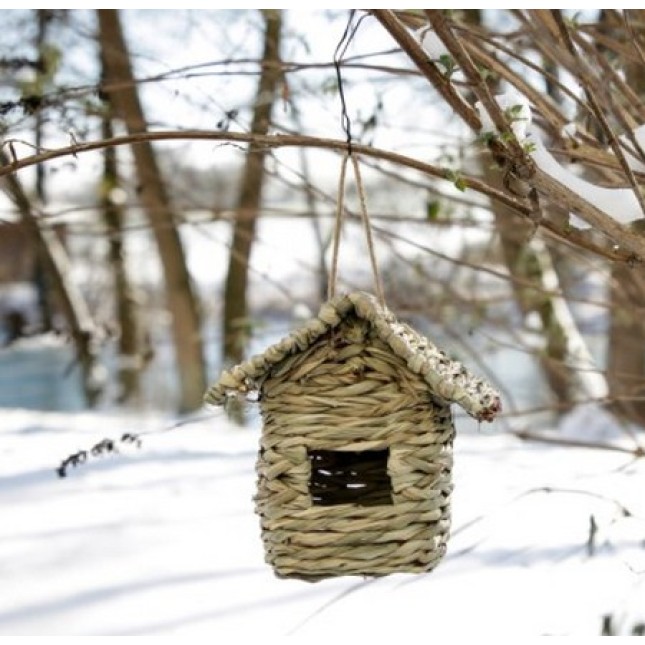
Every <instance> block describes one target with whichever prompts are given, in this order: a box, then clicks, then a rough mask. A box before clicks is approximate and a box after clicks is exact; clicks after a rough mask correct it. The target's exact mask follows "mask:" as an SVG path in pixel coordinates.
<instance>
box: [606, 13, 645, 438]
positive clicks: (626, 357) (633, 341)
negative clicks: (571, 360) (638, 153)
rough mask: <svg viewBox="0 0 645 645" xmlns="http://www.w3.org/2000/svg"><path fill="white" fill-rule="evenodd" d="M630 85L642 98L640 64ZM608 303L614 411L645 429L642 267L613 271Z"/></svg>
mask: <svg viewBox="0 0 645 645" xmlns="http://www.w3.org/2000/svg"><path fill="white" fill-rule="evenodd" d="M627 11H629V12H633V13H631V18H632V20H634V21H636V20H638V19H640V18H641V17H642V16H641V15H639V13H642V10H636V11H634V10H627ZM609 18H610V16H609V15H608V14H607V12H603V13H602V14H601V19H600V24H601V25H602V26H604V27H605V28H606V29H608V30H610V29H611V24H610V23H609ZM625 76H626V80H627V82H628V84H629V86H630V87H631V88H632V89H633V90H634V92H636V93H637V94H638V95H639V96H640V97H642V96H644V95H645V74H643V67H642V65H641V64H640V63H638V64H631V65H629V64H628V65H626V67H625ZM609 300H610V304H611V308H610V310H609V315H610V322H609V339H608V343H607V352H608V354H607V371H608V378H609V387H610V395H611V396H612V397H617V398H619V399H621V400H620V401H619V402H618V403H616V404H615V405H613V406H612V411H613V412H615V413H616V414H620V415H621V416H623V417H624V418H626V419H628V420H630V421H632V422H634V423H636V424H638V425H641V426H645V401H629V398H630V397H642V396H645V387H644V386H643V384H644V383H645V321H644V320H643V312H644V311H645V276H644V275H643V270H642V269H641V268H640V267H634V268H631V267H629V266H626V265H622V264H615V265H613V266H612V268H611V277H610V286H609Z"/></svg>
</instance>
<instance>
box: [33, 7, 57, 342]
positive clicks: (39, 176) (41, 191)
mask: <svg viewBox="0 0 645 645" xmlns="http://www.w3.org/2000/svg"><path fill="white" fill-rule="evenodd" d="M51 19H52V11H51V9H36V23H37V29H36V49H37V51H38V60H39V62H40V71H39V72H38V73H39V74H41V75H42V76H46V75H47V74H46V69H45V67H46V65H47V60H46V58H45V55H44V52H45V46H46V44H47V31H48V28H49V24H50V22H51ZM34 123H35V125H34V143H35V144H36V149H37V150H40V149H42V147H43V136H44V125H45V124H44V119H43V113H42V111H41V110H37V111H36V115H35V122H34ZM35 172H36V196H37V197H38V199H39V200H40V202H41V203H42V204H46V203H47V190H46V167H45V164H38V165H37V166H36V168H35ZM46 266H47V258H46V257H45V255H44V254H43V251H42V248H41V247H40V245H39V251H38V253H37V254H36V263H35V267H34V278H33V281H34V285H35V287H36V293H37V294H38V306H39V309H40V317H41V321H42V329H43V331H50V330H51V329H53V327H54V324H53V320H54V315H53V307H52V305H53V303H52V297H51V296H52V294H51V293H50V291H51V289H50V284H49V280H48V278H47V271H46Z"/></svg>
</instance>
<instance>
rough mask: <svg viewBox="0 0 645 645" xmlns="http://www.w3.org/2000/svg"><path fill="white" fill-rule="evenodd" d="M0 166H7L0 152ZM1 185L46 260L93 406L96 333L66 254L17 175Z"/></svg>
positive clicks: (97, 381) (97, 389) (97, 386)
mask: <svg viewBox="0 0 645 645" xmlns="http://www.w3.org/2000/svg"><path fill="white" fill-rule="evenodd" d="M0 163H2V165H7V164H9V163H11V162H10V160H9V158H8V157H7V155H6V154H5V153H4V151H0ZM5 181H6V185H7V188H6V190H7V193H8V194H9V196H10V197H11V199H12V201H13V202H14V204H15V205H16V207H17V209H18V212H19V213H20V217H21V219H22V220H23V221H24V222H25V224H26V225H27V228H28V230H29V231H31V233H32V235H33V238H34V240H36V241H37V242H38V245H39V247H40V249H41V251H42V257H43V258H44V259H45V260H46V263H47V274H48V276H49V278H50V279H51V282H52V285H53V289H54V291H55V293H56V294H57V296H58V299H59V300H60V302H61V308H62V310H63V314H64V316H65V318H66V320H67V324H68V325H69V328H70V332H71V334H72V338H73V340H74V344H75V346H76V354H77V357H78V361H79V363H80V365H81V370H82V372H83V386H84V389H85V396H86V399H87V403H88V405H90V406H93V405H95V404H96V402H97V400H98V397H99V395H100V393H101V391H102V386H103V379H102V377H101V370H100V369H99V366H98V361H97V346H96V329H95V326H94V322H93V320H92V317H91V316H90V312H89V310H88V309H87V305H86V303H85V300H84V298H83V296H82V294H81V292H80V291H79V290H78V289H77V288H76V286H75V284H74V282H73V281H72V279H71V275H70V274H71V269H70V265H69V259H68V257H67V252H66V251H65V248H64V247H63V245H62V243H61V241H60V240H59V239H58V236H57V235H56V233H55V232H54V231H53V230H51V229H50V228H44V227H42V226H40V224H39V222H38V220H37V218H36V217H35V216H34V214H33V212H32V208H31V203H30V202H29V198H28V197H27V195H26V193H25V191H24V190H23V187H22V184H21V183H20V181H19V179H18V177H17V175H16V174H11V175H7V176H6V178H5Z"/></svg>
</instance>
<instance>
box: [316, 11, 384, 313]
mask: <svg viewBox="0 0 645 645" xmlns="http://www.w3.org/2000/svg"><path fill="white" fill-rule="evenodd" d="M355 14H356V10H355V9H352V10H351V11H350V12H349V19H348V20H347V25H346V27H345V31H344V32H343V35H342V37H341V39H340V42H339V43H338V45H337V47H336V51H335V52H334V67H335V69H336V79H337V81H338V94H339V96H340V105H341V123H342V126H343V130H344V132H345V136H346V137H347V153H346V154H345V155H344V157H343V161H342V163H341V167H340V178H339V180H338V198H337V200H336V218H335V223H334V243H333V251H332V262H331V271H330V276H329V285H328V288H327V295H328V298H330V299H331V298H333V297H334V295H335V294H336V282H337V279H338V252H339V248H340V236H341V229H342V220H343V214H344V202H345V179H346V176H347V162H348V161H349V159H351V160H352V166H353V168H354V177H355V179H356V186H357V188H358V196H359V201H360V207H361V218H362V220H363V226H364V228H365V237H366V239H367V248H368V251H369V254H370V263H371V265H372V275H373V277H374V285H375V288H376V295H377V297H378V300H379V302H380V304H381V305H382V306H385V297H384V295H383V283H382V281H381V276H380V273H379V270H378V266H377V264H376V252H375V250H374V240H373V237H372V227H371V225H370V220H369V215H368V214H367V200H366V198H365V187H364V186H363V180H362V178H361V172H360V166H359V163H358V159H357V158H356V157H355V156H354V154H353V153H354V151H353V149H352V122H351V119H350V118H349V113H348V111H347V102H346V100H345V89H344V85H343V76H342V74H341V71H340V68H341V63H342V60H343V58H344V56H345V54H346V53H347V49H348V47H349V45H350V43H351V42H352V40H353V39H354V36H355V35H356V32H357V31H358V28H359V27H360V25H361V22H363V20H364V19H365V18H366V17H367V14H365V15H363V16H361V17H360V18H359V20H358V22H356V24H354V16H355Z"/></svg>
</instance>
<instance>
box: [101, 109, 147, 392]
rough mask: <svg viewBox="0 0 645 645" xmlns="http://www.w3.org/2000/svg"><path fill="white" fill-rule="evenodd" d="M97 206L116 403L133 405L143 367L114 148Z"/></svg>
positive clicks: (106, 122)
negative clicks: (108, 278) (115, 347)
mask: <svg viewBox="0 0 645 645" xmlns="http://www.w3.org/2000/svg"><path fill="white" fill-rule="evenodd" d="M102 136H103V138H104V139H109V138H111V137H113V136H114V132H113V130H112V121H111V117H110V116H109V115H105V116H104V117H103V124H102ZM103 155H104V156H103V185H102V194H101V206H102V210H103V219H104V220H105V225H106V229H107V234H108V244H109V250H108V258H109V262H110V268H111V269H112V275H113V276H114V293H115V298H116V313H117V319H118V327H119V357H118V371H119V383H120V389H121V391H120V393H119V402H121V403H128V402H136V401H139V400H140V397H141V387H140V378H139V377H140V375H141V370H142V368H143V365H144V360H143V347H142V345H143V343H142V334H141V329H140V324H139V316H138V312H137V305H136V300H135V297H134V292H133V288H132V285H131V284H130V279H129V277H128V272H127V270H126V266H125V259H124V248H123V227H122V223H123V216H124V213H123V206H122V204H121V203H120V202H118V201H117V200H115V199H114V194H115V193H114V191H115V190H116V189H117V188H118V187H119V186H120V178H119V173H118V167H117V157H116V149H115V148H106V149H105V150H104V151H103Z"/></svg>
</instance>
